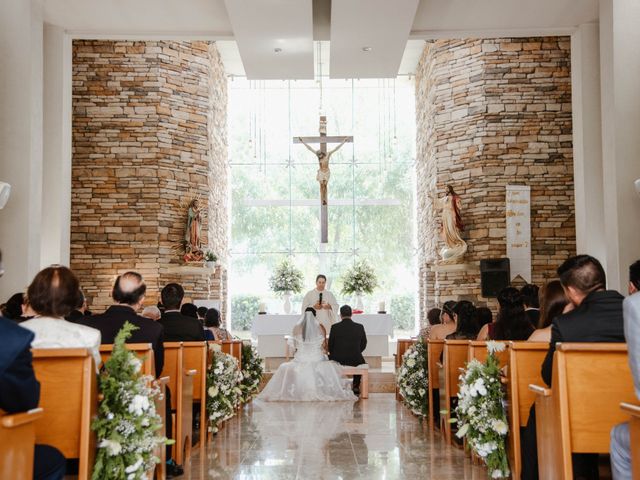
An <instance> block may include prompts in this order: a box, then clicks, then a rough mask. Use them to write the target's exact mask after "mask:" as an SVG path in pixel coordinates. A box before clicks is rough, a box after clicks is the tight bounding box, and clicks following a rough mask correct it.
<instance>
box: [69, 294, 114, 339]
mask: <svg viewBox="0 0 640 480" xmlns="http://www.w3.org/2000/svg"><path fill="white" fill-rule="evenodd" d="M86 311H87V299H86V298H85V296H84V292H83V291H82V289H80V295H79V296H78V303H77V305H76V308H74V309H73V310H72V311H71V313H70V314H69V315H67V316H66V317H65V318H66V319H67V320H68V321H70V322H72V323H82V322H81V321H80V320H82V319H83V318H84V312H86ZM102 343H105V342H104V340H103V342H102Z"/></svg>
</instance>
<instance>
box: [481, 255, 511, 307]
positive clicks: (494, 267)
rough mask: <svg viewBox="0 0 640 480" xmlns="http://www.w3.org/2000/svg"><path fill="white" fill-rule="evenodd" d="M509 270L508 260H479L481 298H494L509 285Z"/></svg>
mask: <svg viewBox="0 0 640 480" xmlns="http://www.w3.org/2000/svg"><path fill="white" fill-rule="evenodd" d="M510 277H511V268H510V266H509V259H508V258H491V259H486V260H480V286H481V288H482V296H483V297H485V298H487V297H496V296H498V292H500V290H502V289H503V288H506V287H508V286H509V284H510V283H511V278H510Z"/></svg>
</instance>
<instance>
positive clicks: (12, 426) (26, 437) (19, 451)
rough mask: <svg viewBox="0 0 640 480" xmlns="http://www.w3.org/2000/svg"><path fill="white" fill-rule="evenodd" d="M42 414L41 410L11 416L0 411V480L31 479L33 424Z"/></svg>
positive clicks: (34, 426) (34, 434)
mask: <svg viewBox="0 0 640 480" xmlns="http://www.w3.org/2000/svg"><path fill="white" fill-rule="evenodd" d="M43 414H44V413H43V410H42V408H34V409H33V410H29V411H27V412H20V413H12V414H9V413H4V412H2V411H0V445H2V448H0V478H26V479H31V478H33V451H34V447H35V441H36V425H35V422H36V420H39V419H40V418H42V416H43Z"/></svg>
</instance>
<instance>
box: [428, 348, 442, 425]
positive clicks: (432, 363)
mask: <svg viewBox="0 0 640 480" xmlns="http://www.w3.org/2000/svg"><path fill="white" fill-rule="evenodd" d="M443 349H444V340H428V341H427V385H428V394H429V427H430V428H431V429H432V430H433V429H434V427H435V418H436V416H435V413H436V412H435V411H434V405H433V402H434V400H433V391H434V390H437V389H439V388H440V375H439V372H438V370H439V368H438V363H439V362H440V356H441V355H442V350H443Z"/></svg>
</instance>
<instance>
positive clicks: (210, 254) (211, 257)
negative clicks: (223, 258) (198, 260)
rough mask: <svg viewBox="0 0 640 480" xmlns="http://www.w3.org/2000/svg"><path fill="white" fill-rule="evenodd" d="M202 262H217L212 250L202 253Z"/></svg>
mask: <svg viewBox="0 0 640 480" xmlns="http://www.w3.org/2000/svg"><path fill="white" fill-rule="evenodd" d="M204 261H205V262H217V261H218V256H217V255H216V254H215V253H213V250H207V251H206V252H204Z"/></svg>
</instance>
